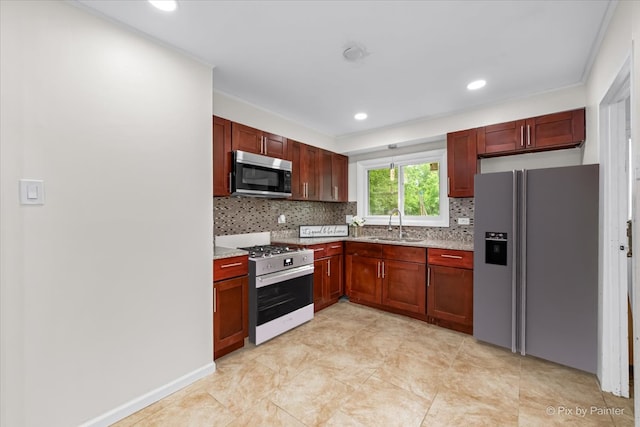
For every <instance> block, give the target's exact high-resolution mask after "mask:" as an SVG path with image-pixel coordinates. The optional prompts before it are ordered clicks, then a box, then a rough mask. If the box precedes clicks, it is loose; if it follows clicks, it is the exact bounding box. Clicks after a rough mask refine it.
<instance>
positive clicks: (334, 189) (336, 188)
mask: <svg viewBox="0 0 640 427" xmlns="http://www.w3.org/2000/svg"><path fill="white" fill-rule="evenodd" d="M333 192H334V193H335V194H334V195H333V199H334V200H338V186H337V185H335V186H334V187H333Z"/></svg>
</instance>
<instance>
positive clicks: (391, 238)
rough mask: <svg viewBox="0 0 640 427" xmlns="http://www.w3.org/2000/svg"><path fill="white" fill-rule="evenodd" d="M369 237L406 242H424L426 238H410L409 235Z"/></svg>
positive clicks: (371, 238)
mask: <svg viewBox="0 0 640 427" xmlns="http://www.w3.org/2000/svg"><path fill="white" fill-rule="evenodd" d="M367 239H369V240H382V241H385V242H405V243H415V242H423V241H424V239H410V238H408V237H403V238H400V237H377V236H372V237H367Z"/></svg>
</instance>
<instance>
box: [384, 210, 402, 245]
mask: <svg viewBox="0 0 640 427" xmlns="http://www.w3.org/2000/svg"><path fill="white" fill-rule="evenodd" d="M395 213H397V214H398V220H399V221H400V238H401V239H402V238H403V237H404V236H403V234H402V212H400V209H398V208H393V209H391V211H390V212H389V228H388V230H389V231H392V230H393V229H392V228H391V217H392V216H393V214H395Z"/></svg>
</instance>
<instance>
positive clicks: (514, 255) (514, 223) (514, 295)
mask: <svg viewBox="0 0 640 427" xmlns="http://www.w3.org/2000/svg"><path fill="white" fill-rule="evenodd" d="M512 192H513V194H512V196H513V201H512V207H511V260H512V261H511V352H512V353H515V352H516V351H517V341H516V340H517V339H518V322H517V316H518V288H517V286H518V269H517V268H516V266H517V265H518V264H519V263H518V234H517V232H518V173H517V172H516V171H515V170H514V171H513V187H512Z"/></svg>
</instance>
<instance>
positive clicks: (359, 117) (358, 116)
mask: <svg viewBox="0 0 640 427" xmlns="http://www.w3.org/2000/svg"><path fill="white" fill-rule="evenodd" d="M367 117H368V116H367V113H357V114H356V115H355V116H353V118H354V119H356V120H365V119H366V118H367Z"/></svg>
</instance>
